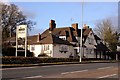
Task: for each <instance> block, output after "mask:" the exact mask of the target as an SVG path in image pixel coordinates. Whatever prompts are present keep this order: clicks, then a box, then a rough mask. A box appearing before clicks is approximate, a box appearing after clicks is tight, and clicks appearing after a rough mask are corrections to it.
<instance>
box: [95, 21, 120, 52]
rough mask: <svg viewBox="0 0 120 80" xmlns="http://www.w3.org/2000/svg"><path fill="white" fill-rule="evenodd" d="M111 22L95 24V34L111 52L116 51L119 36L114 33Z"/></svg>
mask: <svg viewBox="0 0 120 80" xmlns="http://www.w3.org/2000/svg"><path fill="white" fill-rule="evenodd" d="M113 28H114V26H113V25H112V22H111V20H108V19H106V20H103V21H100V22H98V23H96V28H95V32H96V33H97V34H98V35H99V36H100V38H101V39H102V40H103V41H104V42H105V43H106V44H107V45H108V47H109V49H110V50H111V51H116V49H117V44H118V39H119V36H120V34H119V33H118V32H117V31H115V30H114V29H113Z"/></svg>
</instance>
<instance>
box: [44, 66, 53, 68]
mask: <svg viewBox="0 0 120 80" xmlns="http://www.w3.org/2000/svg"><path fill="white" fill-rule="evenodd" d="M42 67H45V68H47V67H52V66H42Z"/></svg>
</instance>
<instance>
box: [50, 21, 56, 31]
mask: <svg viewBox="0 0 120 80" xmlns="http://www.w3.org/2000/svg"><path fill="white" fill-rule="evenodd" d="M49 26H50V28H49V29H50V30H51V31H52V30H53V29H54V28H56V23H55V20H50V24H49Z"/></svg>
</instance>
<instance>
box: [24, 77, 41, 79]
mask: <svg viewBox="0 0 120 80" xmlns="http://www.w3.org/2000/svg"><path fill="white" fill-rule="evenodd" d="M41 77H42V76H30V77H24V78H23V79H26V78H41Z"/></svg>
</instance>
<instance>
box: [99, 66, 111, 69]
mask: <svg viewBox="0 0 120 80" xmlns="http://www.w3.org/2000/svg"><path fill="white" fill-rule="evenodd" d="M108 68H113V66H109V67H102V68H98V69H108Z"/></svg>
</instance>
